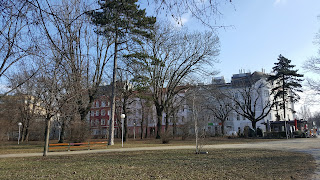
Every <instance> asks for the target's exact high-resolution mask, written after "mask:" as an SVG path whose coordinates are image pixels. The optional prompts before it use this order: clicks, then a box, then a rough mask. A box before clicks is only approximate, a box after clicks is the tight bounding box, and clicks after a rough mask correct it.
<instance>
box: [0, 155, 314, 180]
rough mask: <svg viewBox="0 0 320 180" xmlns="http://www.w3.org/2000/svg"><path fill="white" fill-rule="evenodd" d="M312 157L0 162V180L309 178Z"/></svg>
mask: <svg viewBox="0 0 320 180" xmlns="http://www.w3.org/2000/svg"><path fill="white" fill-rule="evenodd" d="M315 167H316V164H315V161H314V159H313V157H312V156H311V155H308V154H303V153H296V152H284V151H274V150H256V149H220V150H210V151H209V153H208V154H195V153H194V150H166V151H137V152H116V153H115V152H113V153H100V154H83V155H66V156H48V157H29V158H4V159H0V179H311V175H312V174H313V172H314V170H315Z"/></svg>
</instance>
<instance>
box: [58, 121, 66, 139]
mask: <svg viewBox="0 0 320 180" xmlns="http://www.w3.org/2000/svg"><path fill="white" fill-rule="evenodd" d="M65 127H66V119H65V118H62V124H61V130H60V139H59V143H63V142H64V135H65Z"/></svg>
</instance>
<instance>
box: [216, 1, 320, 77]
mask: <svg viewBox="0 0 320 180" xmlns="http://www.w3.org/2000/svg"><path fill="white" fill-rule="evenodd" d="M233 4H234V7H231V6H229V7H227V6H225V7H224V9H223V13H224V16H223V18H222V19H221V23H222V24H224V25H232V26H234V27H233V28H228V29H226V30H219V37H220V41H221V53H220V56H219V59H220V61H221V63H220V64H219V65H217V67H218V69H220V71H221V75H224V76H226V79H230V77H231V76H232V74H234V73H238V72H239V69H245V70H246V71H249V70H250V71H251V72H253V71H255V70H258V71H261V69H262V68H264V69H265V70H266V72H270V71H271V69H272V67H273V66H274V63H275V62H276V61H277V57H278V56H279V54H282V55H283V56H285V57H287V58H288V59H290V60H292V64H294V65H297V68H298V69H300V70H301V71H300V72H301V73H303V69H302V68H301V66H302V64H303V62H304V61H305V60H307V59H308V58H310V57H311V56H315V55H317V49H318V47H317V46H316V45H315V44H314V43H313V41H314V37H315V35H316V33H317V32H318V30H319V29H320V19H319V18H318V15H320V1H319V0H268V1H266V0H264V1H262V0H258V1H257V0H241V1H240V0H238V1H236V0H233Z"/></svg>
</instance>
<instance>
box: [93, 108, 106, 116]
mask: <svg viewBox="0 0 320 180" xmlns="http://www.w3.org/2000/svg"><path fill="white" fill-rule="evenodd" d="M100 115H101V116H105V115H106V110H105V109H102V110H101V111H100V110H95V111H91V116H100ZM110 115H111V111H110V110H108V116H110Z"/></svg>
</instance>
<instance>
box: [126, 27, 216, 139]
mask: <svg viewBox="0 0 320 180" xmlns="http://www.w3.org/2000/svg"><path fill="white" fill-rule="evenodd" d="M154 34H155V38H153V39H152V40H151V41H147V42H146V44H145V45H142V46H143V47H142V48H143V51H139V52H135V53H132V54H131V55H128V56H127V57H128V63H131V64H135V65H137V64H138V65H139V66H138V67H139V69H137V70H136V72H137V75H136V78H140V79H144V80H145V81H146V83H148V84H149V86H150V89H151V94H152V98H153V102H154V105H155V107H156V111H157V136H156V138H160V132H161V128H162V123H161V122H162V114H163V111H164V109H165V107H167V106H168V104H169V102H171V99H172V98H173V97H174V96H176V95H177V94H178V93H179V92H180V91H181V90H183V89H185V87H183V86H181V85H183V81H184V79H185V78H186V77H187V76H188V75H190V74H192V73H202V72H204V71H203V70H204V69H203V65H208V66H211V65H213V63H214V62H216V61H215V59H214V58H215V56H217V55H218V52H219V40H218V38H217V36H215V35H214V34H213V33H212V32H206V33H190V34H189V33H187V32H185V31H183V30H181V31H174V30H172V28H171V27H168V26H162V27H160V25H158V28H156V31H155V32H154ZM133 68H136V66H134V67H133Z"/></svg>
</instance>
